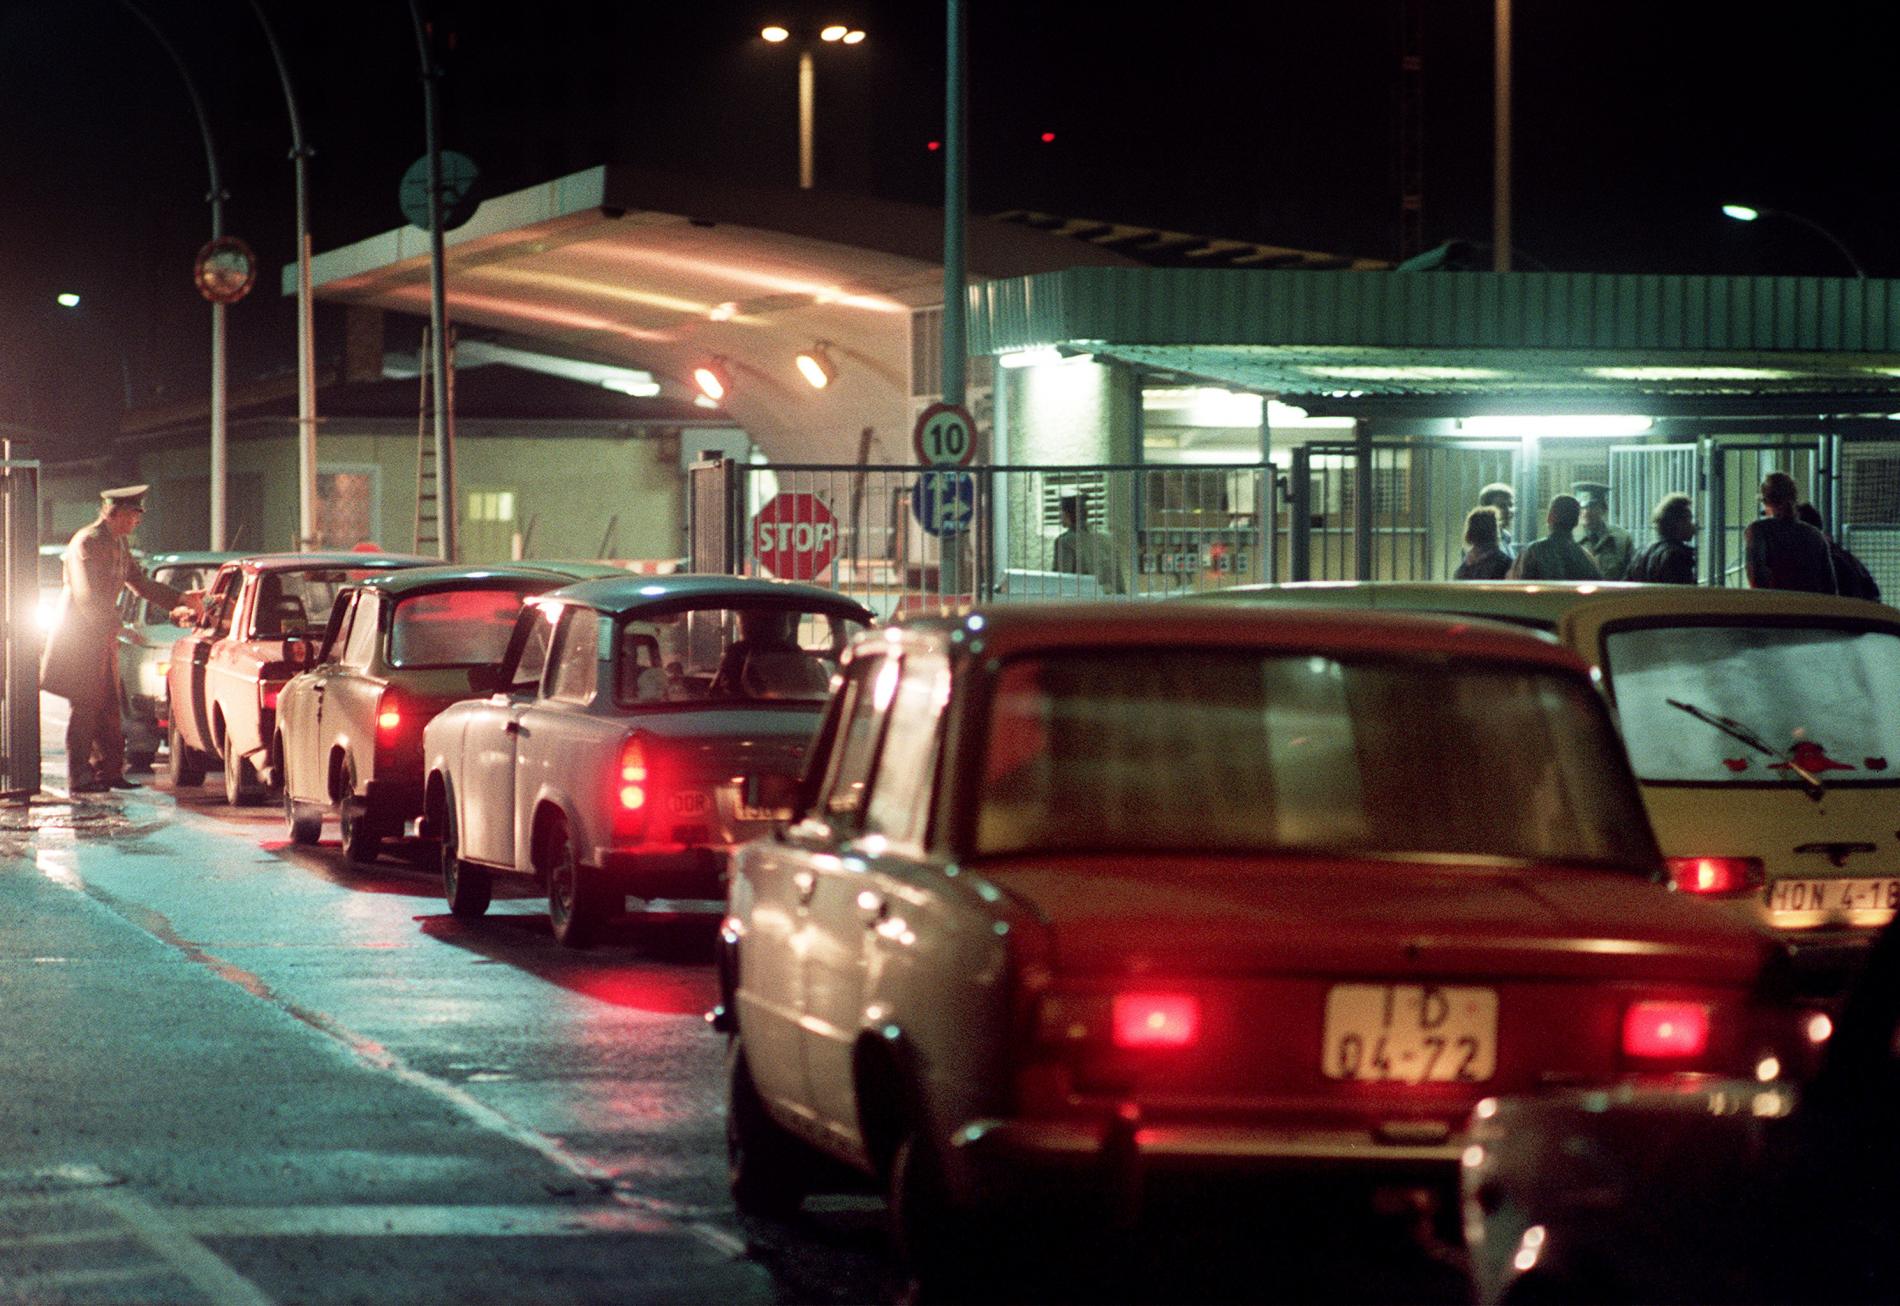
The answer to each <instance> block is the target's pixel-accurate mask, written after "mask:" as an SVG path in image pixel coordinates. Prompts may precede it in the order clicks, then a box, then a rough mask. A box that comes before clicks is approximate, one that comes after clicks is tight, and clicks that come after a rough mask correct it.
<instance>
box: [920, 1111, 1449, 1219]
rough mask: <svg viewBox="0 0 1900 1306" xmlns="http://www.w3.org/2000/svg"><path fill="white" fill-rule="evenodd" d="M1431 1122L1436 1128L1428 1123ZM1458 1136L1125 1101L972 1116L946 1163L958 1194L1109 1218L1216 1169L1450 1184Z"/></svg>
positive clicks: (963, 1199) (982, 1202)
mask: <svg viewBox="0 0 1900 1306" xmlns="http://www.w3.org/2000/svg"><path fill="white" fill-rule="evenodd" d="M1426 1132H1428V1133H1429V1132H1435V1131H1426ZM1463 1148H1464V1143H1463V1139H1462V1138H1461V1137H1460V1136H1459V1135H1457V1134H1455V1133H1453V1132H1451V1131H1449V1130H1446V1131H1445V1132H1444V1133H1443V1135H1442V1137H1436V1138H1431V1139H1429V1140H1428V1141H1427V1140H1422V1139H1419V1138H1416V1137H1415V1138H1413V1139H1409V1140H1394V1141H1385V1140H1382V1139H1381V1138H1379V1137H1378V1136H1376V1135H1374V1134H1372V1133H1370V1132H1368V1131H1365V1130H1315V1129H1297V1128H1272V1127H1267V1126H1263V1125H1248V1124H1229V1123H1200V1122H1193V1121H1184V1122H1173V1121H1170V1122H1157V1123H1148V1122H1145V1121H1143V1120H1141V1119H1140V1118H1139V1115H1138V1113H1134V1112H1132V1111H1125V1112H1123V1113H1118V1114H1115V1115H1111V1116H1108V1117H1106V1118H1104V1119H1102V1120H1100V1121H1098V1122H1093V1123H1091V1122H1088V1121H1079V1120H1078V1121H1044V1120H978V1121H974V1122H972V1123H970V1124H967V1125H965V1126H964V1127H963V1128H961V1129H959V1130H958V1131H957V1132H956V1134H955V1135H954V1136H953V1137H952V1139H951V1156H950V1157H949V1158H947V1164H946V1170H947V1172H948V1177H949V1178H950V1181H951V1183H952V1186H953V1189H954V1190H955V1192H956V1196H957V1198H958V1200H959V1202H960V1203H969V1204H971V1205H973V1206H975V1207H978V1208H980V1207H984V1206H989V1205H992V1204H994V1205H1000V1206H1023V1205H1025V1204H1034V1203H1039V1202H1046V1201H1050V1200H1061V1201H1063V1202H1064V1203H1068V1204H1081V1205H1084V1206H1089V1205H1093V1206H1094V1209H1093V1210H1092V1211H1090V1212H1089V1214H1090V1215H1091V1216H1092V1217H1094V1218H1098V1219H1107V1220H1109V1221H1111V1222H1120V1223H1128V1222H1132V1221H1133V1220H1135V1219H1138V1218H1139V1217H1140V1215H1141V1213H1142V1211H1143V1210H1144V1209H1145V1208H1146V1207H1147V1206H1148V1205H1149V1204H1150V1189H1151V1187H1152V1186H1154V1185H1156V1184H1158V1183H1164V1182H1166V1181H1169V1180H1173V1179H1178V1178H1183V1177H1190V1176H1195V1177H1198V1176H1206V1175H1216V1174H1229V1175H1238V1176H1259V1177H1261V1178H1271V1177H1273V1176H1290V1175H1302V1176H1304V1175H1313V1174H1319V1173H1325V1174H1333V1175H1338V1176H1341V1177H1347V1178H1364V1179H1366V1180H1371V1181H1377V1182H1380V1183H1410V1184H1417V1185H1420V1186H1441V1187H1445V1188H1447V1189H1450V1188H1453V1187H1455V1185H1456V1183H1457V1177H1458V1163H1459V1158H1460V1156H1461V1155H1462V1154H1463Z"/></svg>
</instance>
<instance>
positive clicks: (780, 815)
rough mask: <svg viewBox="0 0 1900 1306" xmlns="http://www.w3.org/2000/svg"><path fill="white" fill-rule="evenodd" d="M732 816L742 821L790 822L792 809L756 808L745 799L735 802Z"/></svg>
mask: <svg viewBox="0 0 1900 1306" xmlns="http://www.w3.org/2000/svg"><path fill="white" fill-rule="evenodd" d="M732 814H733V815H734V816H736V817H738V818H739V819H740V820H741V821H789V820H791V819H792V809H791V808H789V807H754V806H753V805H752V804H751V803H748V802H747V801H746V800H745V799H743V798H740V799H737V800H735V801H734V803H733V807H732Z"/></svg>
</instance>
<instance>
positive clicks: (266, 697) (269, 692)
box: [257, 680, 284, 712]
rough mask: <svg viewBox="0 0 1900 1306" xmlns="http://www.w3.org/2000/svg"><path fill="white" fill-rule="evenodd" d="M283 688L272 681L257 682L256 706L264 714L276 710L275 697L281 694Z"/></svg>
mask: <svg viewBox="0 0 1900 1306" xmlns="http://www.w3.org/2000/svg"><path fill="white" fill-rule="evenodd" d="M283 688H284V687H283V686H282V685H281V684H279V683H278V682H276V681H274V680H260V681H258V682H257V705H258V706H259V707H261V708H263V709H264V710H265V711H266V712H275V711H276V710H277V695H278V694H280V693H282V692H283Z"/></svg>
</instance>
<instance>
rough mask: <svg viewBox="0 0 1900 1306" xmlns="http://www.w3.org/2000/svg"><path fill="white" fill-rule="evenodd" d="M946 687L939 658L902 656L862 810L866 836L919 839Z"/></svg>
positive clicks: (945, 669) (915, 841)
mask: <svg viewBox="0 0 1900 1306" xmlns="http://www.w3.org/2000/svg"><path fill="white" fill-rule="evenodd" d="M949 688H950V667H949V664H948V663H947V662H945V661H944V659H942V658H940V657H935V656H932V655H929V654H907V655H905V657H904V661H903V670H902V671H901V672H900V673H899V675H898V680H897V696H896V698H895V699H893V700H892V702H891V714H890V715H891V724H890V725H889V727H887V728H886V730H885V732H884V734H885V738H884V751H883V753H882V754H881V755H880V756H879V757H878V761H877V776H876V779H875V780H874V782H873V783H872V785H871V801H870V805H869V806H868V807H867V808H866V809H865V813H864V829H865V832H866V833H867V834H881V835H883V836H885V837H886V838H888V839H890V840H891V841H892V842H894V843H907V844H921V843H922V842H923V840H924V834H925V825H926V823H927V820H928V815H929V809H930V795H931V792H932V787H933V784H934V781H935V771H936V760H937V741H938V730H937V723H938V719H939V718H940V717H941V716H942V715H943V706H944V700H945V696H946V694H947V693H948V691H949Z"/></svg>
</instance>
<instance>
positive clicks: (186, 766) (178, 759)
mask: <svg viewBox="0 0 1900 1306" xmlns="http://www.w3.org/2000/svg"><path fill="white" fill-rule="evenodd" d="M165 751H166V752H168V753H170V754H171V761H170V766H171V773H172V788H174V789H189V788H192V787H194V786H196V785H201V784H203V783H204V780H205V764H204V758H203V757H201V756H199V755H198V754H197V753H194V752H193V751H192V750H191V748H190V747H189V746H188V745H187V744H186V743H185V741H184V740H182V739H180V738H179V737H178V723H177V722H176V721H173V722H172V723H171V724H170V725H168V726H166V727H165Z"/></svg>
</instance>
